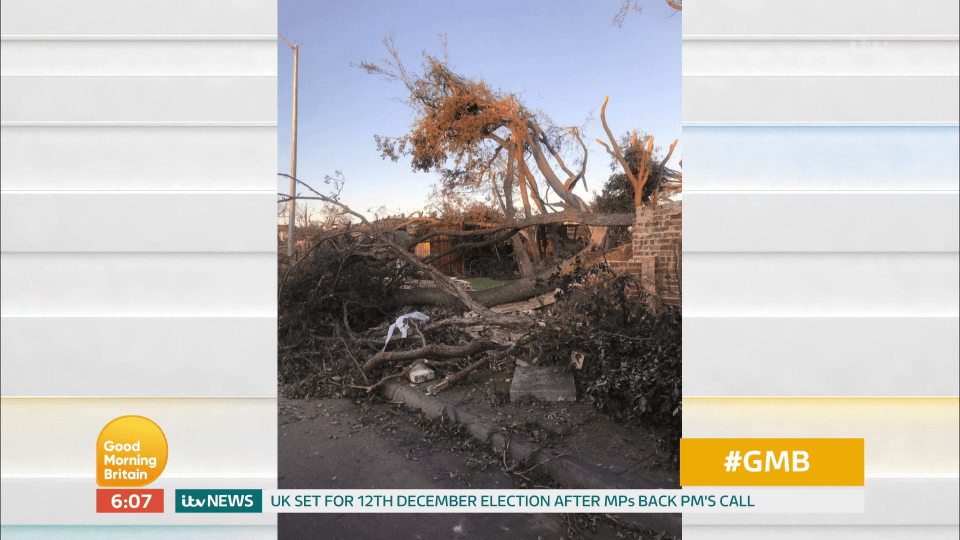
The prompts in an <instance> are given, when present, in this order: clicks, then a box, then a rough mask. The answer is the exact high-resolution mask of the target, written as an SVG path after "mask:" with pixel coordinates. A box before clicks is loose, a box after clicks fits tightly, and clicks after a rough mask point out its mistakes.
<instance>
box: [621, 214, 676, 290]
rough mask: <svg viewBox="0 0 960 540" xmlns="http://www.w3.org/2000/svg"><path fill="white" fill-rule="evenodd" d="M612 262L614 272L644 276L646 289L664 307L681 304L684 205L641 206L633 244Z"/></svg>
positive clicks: (634, 228)
mask: <svg viewBox="0 0 960 540" xmlns="http://www.w3.org/2000/svg"><path fill="white" fill-rule="evenodd" d="M618 251H619V255H620V256H618V257H613V259H619V260H611V258H610V257H608V259H607V260H608V261H609V264H610V267H611V268H612V269H613V270H614V271H615V272H630V273H632V274H637V275H639V276H640V277H641V279H642V280H643V282H644V284H645V285H646V287H647V290H649V291H650V292H653V293H656V294H658V295H659V296H660V299H661V301H662V302H663V303H665V304H672V305H679V304H680V299H681V294H680V292H681V286H682V283H681V275H682V269H683V262H682V256H681V255H682V253H683V203H682V202H675V203H669V204H658V205H654V206H638V207H637V220H636V222H635V224H634V226H633V243H632V245H630V246H629V247H628V248H627V247H623V248H619V249H618Z"/></svg>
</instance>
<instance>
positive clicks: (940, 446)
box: [683, 0, 960, 540]
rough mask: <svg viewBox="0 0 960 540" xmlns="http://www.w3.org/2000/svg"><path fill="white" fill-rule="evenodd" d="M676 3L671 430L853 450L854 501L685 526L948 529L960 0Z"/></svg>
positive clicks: (954, 459)
mask: <svg viewBox="0 0 960 540" xmlns="http://www.w3.org/2000/svg"><path fill="white" fill-rule="evenodd" d="M685 8H686V9H685V10H684V15H683V16H684V21H683V34H684V35H683V90H684V95H683V107H684V110H683V121H684V130H683V131H684V134H683V136H684V149H685V156H684V158H685V165H686V167H685V169H686V170H685V173H686V175H685V176H686V178H687V182H686V190H685V193H684V207H685V210H686V211H685V212H684V214H685V215H684V221H685V224H684V225H685V226H684V244H685V246H684V247H685V251H684V255H685V261H684V263H685V265H684V270H685V271H686V274H685V276H684V277H685V278H686V279H685V282H684V285H685V289H684V293H685V294H684V312H685V318H684V343H683V348H684V373H683V383H684V384H683V386H684V430H683V431H684V436H685V437H863V438H864V439H865V446H866V456H865V457H866V463H865V467H866V471H865V472H866V495H865V496H866V500H865V505H866V512H865V513H863V514H835V515H811V514H807V515H804V514H797V515H775V514H769V515H763V516H760V515H755V516H750V515H742V514H741V515H736V516H733V515H730V516H723V515H707V514H688V515H686V516H684V535H685V537H686V538H688V539H701V538H720V539H723V538H738V539H750V538H758V539H759V538H785V539H793V538H811V537H816V538H827V539H834V538H837V539H840V538H843V539H851V540H852V539H857V540H859V539H866V538H902V537H912V538H921V537H922V538H935V539H940V538H957V536H958V534H960V531H958V524H960V520H958V511H957V508H958V504H960V499H958V495H957V492H958V469H960V466H958V454H960V420H958V399H957V396H958V395H960V383H958V380H960V369H958V364H960V362H958V358H960V331H958V315H960V287H958V282H960V259H958V252H960V236H958V230H960V220H958V216H960V209H958V207H960V203H958V188H960V163H958V161H960V160H958V146H960V137H958V127H957V126H958V119H960V108H958V103H960V91H958V88H960V86H958V79H960V78H958V75H960V73H958V72H960V68H958V60H960V43H958V36H957V34H958V33H960V32H958V28H960V24H958V4H957V2H955V1H952V0H934V1H932V2H924V3H915V2H908V1H906V0H885V1H872V0H844V1H842V2H833V1H826V0H803V1H801V0H784V1H780V2H765V1H763V0H711V1H704V0H691V1H689V2H687V3H686V6H685Z"/></svg>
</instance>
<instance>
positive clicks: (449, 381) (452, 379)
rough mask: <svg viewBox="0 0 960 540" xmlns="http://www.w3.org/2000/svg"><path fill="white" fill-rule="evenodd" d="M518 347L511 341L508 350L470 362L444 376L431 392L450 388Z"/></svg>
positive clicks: (434, 392) (432, 387)
mask: <svg viewBox="0 0 960 540" xmlns="http://www.w3.org/2000/svg"><path fill="white" fill-rule="evenodd" d="M516 347H517V345H516V343H511V344H510V347H508V348H507V350H505V351H500V352H499V353H497V354H493V355H486V356H484V357H483V358H481V359H480V360H477V361H476V362H474V363H472V364H470V365H469V366H467V367H465V368H463V369H461V370H460V371H459V372H457V373H454V374H453V375H447V376H446V377H444V378H443V380H442V381H440V382H438V383H437V384H435V385H433V386H431V387H430V393H431V394H436V393H437V392H440V391H441V390H445V389H446V388H449V387H450V386H451V385H453V384H456V383H458V382H460V381H462V380H463V379H464V378H466V376H467V375H469V374H470V373H471V372H473V371H476V370H477V369H479V368H481V367H483V366H485V365H487V364H488V363H490V362H493V361H496V360H499V359H501V358H504V357H505V356H507V355H509V354H510V353H511V352H513V350H514V349H515V348H516Z"/></svg>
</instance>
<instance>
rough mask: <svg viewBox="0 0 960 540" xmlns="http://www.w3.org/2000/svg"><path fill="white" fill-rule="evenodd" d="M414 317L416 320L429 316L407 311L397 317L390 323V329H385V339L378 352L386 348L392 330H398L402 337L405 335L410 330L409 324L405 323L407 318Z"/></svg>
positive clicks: (423, 319) (428, 318)
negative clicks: (395, 320)
mask: <svg viewBox="0 0 960 540" xmlns="http://www.w3.org/2000/svg"><path fill="white" fill-rule="evenodd" d="M411 318H412V319H416V320H418V321H429V320H430V317H428V316H426V315H424V314H423V313H420V312H419V311H414V312H413V313H407V314H405V315H401V316H399V317H397V322H395V323H393V324H391V325H390V330H388V331H387V341H386V342H384V344H383V348H382V349H380V352H384V351H386V350H387V345H388V344H389V343H390V338H391V337H393V331H394V330H399V331H400V335H401V336H402V337H407V331H408V330H410V326H409V324H408V323H407V319H411Z"/></svg>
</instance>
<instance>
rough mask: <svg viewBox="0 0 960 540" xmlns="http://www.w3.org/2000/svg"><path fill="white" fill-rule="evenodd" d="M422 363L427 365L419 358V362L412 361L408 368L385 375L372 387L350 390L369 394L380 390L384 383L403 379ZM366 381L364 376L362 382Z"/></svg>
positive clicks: (359, 387) (351, 386)
mask: <svg viewBox="0 0 960 540" xmlns="http://www.w3.org/2000/svg"><path fill="white" fill-rule="evenodd" d="M424 363H427V361H426V360H424V359H423V358H421V359H419V360H416V361H414V362H413V363H411V364H410V365H409V366H407V367H405V368H403V369H401V370H400V371H398V372H397V373H394V374H393V375H387V376H385V377H384V378H382V379H380V381H378V382H377V383H376V384H373V385H370V386H355V385H350V388H356V389H358V390H365V391H366V392H367V393H368V394H369V393H370V392H373V391H374V390H376V389H377V388H380V387H381V386H383V384H384V383H386V382H387V381H392V380H393V379H402V378H403V377H406V376H407V374H408V373H410V371H411V370H412V369H413V368H415V367H417V366H419V365H420V364H424ZM361 371H362V370H361ZM366 379H367V378H366V376H364V380H366ZM368 382H369V381H368Z"/></svg>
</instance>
